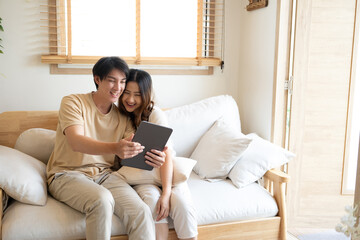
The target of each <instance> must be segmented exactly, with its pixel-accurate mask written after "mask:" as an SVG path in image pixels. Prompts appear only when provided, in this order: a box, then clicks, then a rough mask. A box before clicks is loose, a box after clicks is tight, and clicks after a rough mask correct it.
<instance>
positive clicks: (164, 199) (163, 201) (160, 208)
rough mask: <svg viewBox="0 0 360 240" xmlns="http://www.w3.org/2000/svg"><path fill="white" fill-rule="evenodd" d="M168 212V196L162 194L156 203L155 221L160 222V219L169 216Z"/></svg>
mask: <svg viewBox="0 0 360 240" xmlns="http://www.w3.org/2000/svg"><path fill="white" fill-rule="evenodd" d="M169 212H170V194H164V193H163V194H162V195H161V196H160V198H159V200H158V202H157V203H156V214H157V217H156V221H160V220H161V219H164V218H166V217H167V216H169Z"/></svg>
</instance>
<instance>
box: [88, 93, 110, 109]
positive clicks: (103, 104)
mask: <svg viewBox="0 0 360 240" xmlns="http://www.w3.org/2000/svg"><path fill="white" fill-rule="evenodd" d="M91 95H92V99H93V101H94V103H95V106H96V107H97V109H99V111H100V112H101V113H103V114H107V113H109V112H110V110H111V106H112V102H108V101H104V99H102V98H101V96H99V94H97V92H93V93H92V94H91Z"/></svg>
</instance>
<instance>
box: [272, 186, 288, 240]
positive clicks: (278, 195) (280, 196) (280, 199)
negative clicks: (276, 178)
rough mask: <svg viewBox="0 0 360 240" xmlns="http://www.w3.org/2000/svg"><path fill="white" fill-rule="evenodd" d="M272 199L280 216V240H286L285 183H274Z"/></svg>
mask: <svg viewBox="0 0 360 240" xmlns="http://www.w3.org/2000/svg"><path fill="white" fill-rule="evenodd" d="M274 197H275V200H276V202H277V204H278V206H279V216H280V234H279V238H280V239H281V240H286V235H287V219H286V202H285V183H279V182H274Z"/></svg>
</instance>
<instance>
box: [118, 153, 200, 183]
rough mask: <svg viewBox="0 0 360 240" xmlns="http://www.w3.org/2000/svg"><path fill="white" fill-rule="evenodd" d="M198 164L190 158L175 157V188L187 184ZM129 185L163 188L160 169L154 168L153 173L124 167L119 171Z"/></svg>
mask: <svg viewBox="0 0 360 240" xmlns="http://www.w3.org/2000/svg"><path fill="white" fill-rule="evenodd" d="M195 164H196V161H195V160H193V159H190V158H184V157H174V158H173V166H174V172H173V183H172V184H173V186H175V185H177V184H180V183H182V182H185V181H186V180H187V179H188V178H189V176H190V173H191V171H192V169H193V167H194V165H195ZM117 172H118V174H120V175H121V176H122V177H123V178H124V179H125V180H126V182H127V183H129V184H131V185H137V184H155V185H158V186H161V185H162V184H161V178H160V169H159V168H153V170H151V171H147V170H143V169H138V168H132V167H126V166H123V167H122V168H120V169H119V170H118V171H117Z"/></svg>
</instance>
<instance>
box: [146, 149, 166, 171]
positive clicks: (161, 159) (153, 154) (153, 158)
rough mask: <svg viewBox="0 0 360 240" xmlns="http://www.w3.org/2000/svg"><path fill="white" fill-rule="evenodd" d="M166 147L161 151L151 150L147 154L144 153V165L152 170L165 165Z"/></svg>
mask: <svg viewBox="0 0 360 240" xmlns="http://www.w3.org/2000/svg"><path fill="white" fill-rule="evenodd" d="M166 150H167V147H165V148H164V149H163V150H162V151H159V150H155V149H151V150H150V151H149V152H146V154H145V158H146V161H145V162H146V163H147V164H148V165H150V166H152V167H154V168H159V167H161V166H162V165H163V164H164V163H165V158H166V154H165V151H166Z"/></svg>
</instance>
